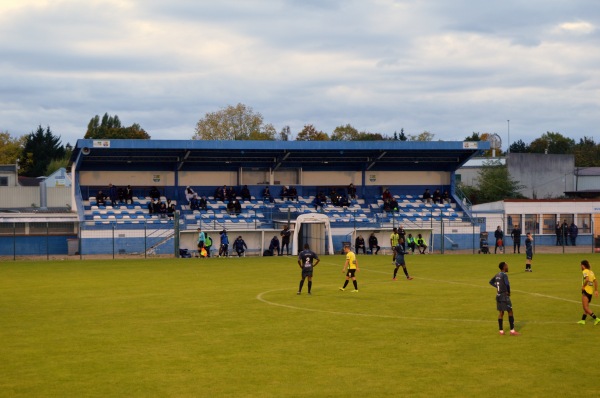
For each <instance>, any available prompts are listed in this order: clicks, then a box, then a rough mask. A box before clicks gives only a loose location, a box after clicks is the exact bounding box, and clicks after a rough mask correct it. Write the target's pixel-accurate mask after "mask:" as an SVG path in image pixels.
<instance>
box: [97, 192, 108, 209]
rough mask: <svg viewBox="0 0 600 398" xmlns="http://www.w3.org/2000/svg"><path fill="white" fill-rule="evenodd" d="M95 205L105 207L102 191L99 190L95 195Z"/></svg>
mask: <svg viewBox="0 0 600 398" xmlns="http://www.w3.org/2000/svg"><path fill="white" fill-rule="evenodd" d="M96 204H97V205H98V206H106V195H104V192H102V190H99V191H98V193H97V194H96Z"/></svg>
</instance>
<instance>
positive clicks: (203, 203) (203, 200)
mask: <svg viewBox="0 0 600 398" xmlns="http://www.w3.org/2000/svg"><path fill="white" fill-rule="evenodd" d="M207 206H208V202H207V201H206V196H203V197H201V198H200V199H198V209H199V210H206V209H207Z"/></svg>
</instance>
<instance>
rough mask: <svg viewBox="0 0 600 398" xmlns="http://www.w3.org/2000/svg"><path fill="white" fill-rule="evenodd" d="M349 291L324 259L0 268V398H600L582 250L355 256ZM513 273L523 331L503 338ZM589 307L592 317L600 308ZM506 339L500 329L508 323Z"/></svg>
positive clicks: (335, 261)
mask: <svg viewBox="0 0 600 398" xmlns="http://www.w3.org/2000/svg"><path fill="white" fill-rule="evenodd" d="M358 258H359V262H360V266H361V272H359V273H358V280H359V290H360V291H359V293H356V294H353V293H351V292H349V291H345V292H341V291H339V290H338V287H340V286H341V284H342V282H343V279H344V278H343V275H342V273H341V268H342V265H343V261H344V258H343V257H342V256H324V257H322V261H321V264H320V265H319V266H318V267H317V268H316V269H315V278H314V286H313V294H312V296H308V295H306V294H305V292H306V286H305V288H304V294H302V295H301V296H297V295H296V291H297V288H298V282H299V277H300V271H299V268H298V266H297V264H296V260H295V258H293V257H269V258H244V259H238V258H232V259H203V260H200V259H148V260H119V261H110V260H102V261H93V260H88V261H81V262H79V261H69V262H60V261H59V262H56V261H49V262H48V261H42V262H3V263H1V264H0V342H1V343H0V396H1V397H46V396H47V397H100V396H102V397H150V396H161V397H162V396H164V397H214V396H227V397H234V396H235V397H299V396H311V397H337V396H340V397H341V396H363V397H364V396H368V397H387V396H411V397H426V396H427V397H439V396H444V397H473V396H483V397H505V396H510V397H551V396H562V397H597V396H598V395H599V394H600V380H599V379H598V375H599V374H600V364H599V361H598V347H599V346H600V344H599V343H600V325H599V326H596V327H594V326H593V324H592V322H590V321H588V323H587V324H586V325H585V326H581V325H577V324H576V322H577V321H578V320H579V319H580V316H581V313H582V311H581V304H580V300H581V297H580V283H581V271H580V269H579V261H580V260H581V259H583V258H588V259H589V260H590V262H591V263H592V269H596V270H597V272H598V273H599V274H600V271H598V270H600V262H598V264H596V259H595V256H593V255H591V254H586V255H580V254H578V255H572V254H568V255H556V254H555V255H536V256H535V258H534V264H533V273H525V272H523V269H524V262H525V257H524V255H487V256H486V255H453V256H441V255H431V256H407V263H408V269H409V271H410V273H411V275H412V276H414V278H415V279H414V280H412V281H407V280H405V279H404V277H403V273H402V270H401V269H400V271H399V278H398V281H397V282H393V281H391V275H392V270H393V265H392V264H391V256H359V257H358ZM501 260H505V261H507V262H508V263H509V266H510V271H509V277H510V281H511V285H512V289H513V294H512V301H513V305H514V309H515V318H516V320H517V330H519V331H520V332H521V333H522V335H521V336H518V337H513V336H499V335H498V332H497V321H496V317H497V312H496V307H495V291H494V289H493V288H492V287H491V286H489V285H488V281H489V280H490V278H491V277H492V276H493V275H494V274H495V273H496V272H497V271H498V268H497V265H498V262H499V261H501ZM595 301H597V302H594V303H593V306H592V309H594V310H595V311H597V312H599V313H600V309H599V308H600V306H599V305H598V304H600V300H599V299H595ZM505 329H508V320H506V321H505Z"/></svg>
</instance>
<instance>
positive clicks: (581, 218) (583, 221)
mask: <svg viewBox="0 0 600 398" xmlns="http://www.w3.org/2000/svg"><path fill="white" fill-rule="evenodd" d="M591 219H592V215H591V214H577V216H576V217H575V225H577V227H578V228H579V233H582V234H589V233H590V232H591V229H590V225H592V222H591Z"/></svg>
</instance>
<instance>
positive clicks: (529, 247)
mask: <svg viewBox="0 0 600 398" xmlns="http://www.w3.org/2000/svg"><path fill="white" fill-rule="evenodd" d="M525 257H526V260H525V272H533V271H532V270H531V260H533V237H532V236H531V232H527V237H526V238H525Z"/></svg>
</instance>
